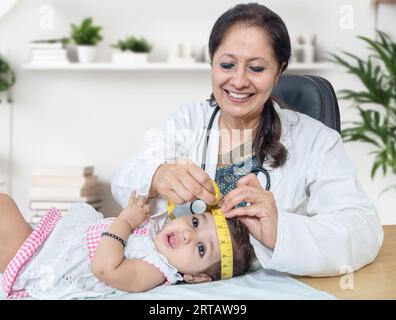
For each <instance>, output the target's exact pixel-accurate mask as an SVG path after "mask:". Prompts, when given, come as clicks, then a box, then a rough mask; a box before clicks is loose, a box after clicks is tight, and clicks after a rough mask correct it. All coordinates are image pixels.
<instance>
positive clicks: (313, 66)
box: [22, 62, 333, 71]
mask: <svg viewBox="0 0 396 320" xmlns="http://www.w3.org/2000/svg"><path fill="white" fill-rule="evenodd" d="M331 68H333V65H332V64H331V63H291V64H290V65H289V66H288V68H287V70H288V71H315V70H325V69H331ZM22 69H24V70H48V71H51V70H53V71H72V70H81V71H200V70H201V71H208V70H210V65H209V63H202V62H201V63H178V64H173V63H167V62H150V63H146V64H142V65H136V66H131V65H119V64H113V63H110V62H96V63H68V64H55V63H51V64H48V63H47V64H44V63H43V64H41V63H40V64H38V63H35V64H26V65H24V66H22Z"/></svg>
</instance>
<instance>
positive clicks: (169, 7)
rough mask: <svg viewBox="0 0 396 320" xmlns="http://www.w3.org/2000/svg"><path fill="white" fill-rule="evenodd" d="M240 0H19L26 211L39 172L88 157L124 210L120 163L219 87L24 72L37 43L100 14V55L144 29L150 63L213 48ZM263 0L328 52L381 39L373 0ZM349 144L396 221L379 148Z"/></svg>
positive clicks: (5, 26)
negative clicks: (218, 25)
mask: <svg viewBox="0 0 396 320" xmlns="http://www.w3.org/2000/svg"><path fill="white" fill-rule="evenodd" d="M237 2H241V1H229V0H222V1H210V0H201V1H182V0H169V1H146V0H130V1H127V0H112V1H111V2H110V1H105V0H85V1H77V0H68V1H66V0H63V1H61V0H45V1H44V0H35V1H31V0H20V1H19V3H18V4H17V5H16V7H15V8H14V9H13V10H12V11H11V12H10V13H9V14H8V15H7V16H5V17H3V18H2V19H1V20H0V51H1V52H8V53H9V55H10V57H11V58H10V60H11V62H12V64H13V66H14V67H15V69H16V71H17V85H16V86H15V88H14V90H13V96H14V104H13V118H14V119H13V179H12V195H13V196H14V198H15V199H16V201H17V202H18V204H19V205H20V207H21V209H22V210H23V212H25V215H26V216H29V215H30V214H31V213H30V212H29V209H28V199H29V186H30V173H31V170H32V168H34V167H41V166H44V165H55V164H80V163H92V164H94V165H95V168H96V172H97V174H98V175H99V177H100V179H101V180H102V181H103V182H104V184H105V186H104V189H103V197H104V199H105V205H104V209H103V212H104V213H105V214H107V215H114V214H116V212H117V210H118V207H117V205H116V204H115V202H114V201H113V200H112V198H111V194H110V187H109V181H110V175H111V173H112V170H113V169H114V167H115V166H116V165H117V164H119V162H120V161H122V160H123V159H125V158H126V157H127V156H128V155H129V154H130V153H131V152H133V151H134V150H136V148H139V146H141V144H142V139H143V136H144V132H145V130H147V129H149V128H153V127H155V126H157V125H158V124H159V123H160V122H161V121H162V120H163V119H164V118H165V117H166V115H167V114H169V113H170V112H171V111H173V110H175V109H176V108H177V107H178V106H180V105H181V104H182V103H186V102H191V101H194V100H201V99H204V98H206V97H207V96H208V94H209V93H210V74H209V72H207V71H198V72H186V71H177V72H176V71H174V72H170V71H146V72H144V71H139V72H125V71H123V72H121V71H119V72H115V71H111V72H109V71H106V72H105V71H74V72H71V71H61V72H54V71H27V70H21V68H20V67H21V65H22V64H24V63H26V62H27V61H28V59H29V51H28V42H29V41H30V40H32V39H42V38H48V37H63V36H67V35H68V32H69V29H70V23H71V22H80V21H81V20H82V19H83V18H84V17H86V16H92V17H94V21H95V22H96V23H98V24H100V25H102V26H103V28H104V29H103V36H104V41H103V42H102V43H101V44H100V57H99V58H100V60H103V61H105V60H110V56H111V49H110V48H109V44H112V43H115V42H116V40H117V39H118V38H120V37H124V36H125V35H127V34H130V33H133V34H137V35H143V36H145V37H147V38H148V39H149V40H151V41H152V42H153V43H154V44H155V48H154V50H153V52H152V54H151V56H150V59H151V60H165V59H166V56H167V49H168V46H169V44H170V43H171V42H172V41H173V40H176V41H187V42H190V43H191V44H193V45H196V46H198V45H203V44H205V43H206V42H207V38H208V35H209V32H210V29H211V27H212V25H213V23H214V21H215V19H216V18H217V17H218V16H219V15H220V14H221V13H222V12H223V11H225V10H226V9H228V8H229V7H231V6H232V5H234V4H236V3H237ZM259 2H261V3H263V4H266V5H268V6H269V7H270V8H272V9H273V10H274V11H275V12H277V13H278V14H279V15H280V16H281V17H282V18H283V19H284V21H285V22H286V24H287V26H288V28H289V32H290V34H291V37H292V38H294V37H295V36H296V35H298V34H300V33H312V32H315V33H316V34H317V38H318V39H317V40H318V49H319V55H320V56H323V55H324V54H325V53H326V52H327V51H332V52H334V51H335V50H337V49H341V48H342V49H343V50H347V51H352V52H354V53H355V54H357V55H363V54H366V53H367V51H366V50H365V49H364V44H362V43H361V42H360V41H358V40H356V39H355V37H356V35H367V36H372V35H373V26H374V10H373V8H372V7H371V5H370V3H371V1H370V0H364V1H363V0H349V1H345V0H335V1H324V0H323V1H317V0H303V1H286V0H282V1H279V0H278V1H275V0H272V1H259ZM45 5H49V6H51V7H53V8H54V10H55V15H54V25H53V28H52V29H49V30H48V29H43V28H41V27H40V21H41V20H40V19H41V18H42V15H41V14H40V9H42V8H43V6H45ZM345 5H346V6H349V7H350V8H352V10H353V13H354V26H353V28H352V29H345V28H343V27H342V25H340V19H342V15H343V13H342V12H341V11H340V10H342V7H343V6H345ZM381 10H382V9H381ZM390 10H393V8H391V9H390ZM384 12H385V11H384ZM384 12H383V10H382V11H381V12H380V23H381V26H383V27H384V28H386V27H387V31H389V30H390V29H391V28H390V25H391V22H393V21H392V20H393V18H394V15H389V12H388V11H387V10H386V12H385V13H384ZM381 15H384V16H385V21H382V20H381ZM41 22H42V21H41ZM319 74H320V75H322V76H324V77H326V78H327V79H329V80H330V81H331V83H332V84H333V86H334V88H335V90H340V89H344V88H347V87H349V88H358V87H359V84H358V83H357V82H356V80H355V79H354V78H353V77H350V76H347V75H346V74H345V73H344V72H343V70H342V69H339V68H335V69H334V70H330V71H326V72H321V73H319ZM347 105H348V103H345V102H341V101H340V106H341V112H342V120H348V119H350V118H351V117H352V116H353V113H351V112H348V111H347V110H346V106H347ZM0 114H1V113H0ZM1 121H4V119H1ZM0 126H1V123H0ZM3 129H4V126H3ZM3 131H4V130H3ZM3 134H4V133H3ZM3 137H4V135H1V137H0V139H3ZM346 149H347V152H348V155H349V156H350V158H351V159H352V161H354V162H355V164H356V167H357V170H358V176H359V179H360V181H361V183H362V184H363V187H364V189H365V190H366V192H367V193H368V194H369V196H370V197H371V198H372V199H373V201H374V202H375V204H376V206H377V208H378V210H379V212H380V215H381V219H382V222H383V223H384V224H390V223H396V212H394V210H393V206H394V201H392V200H393V199H392V197H394V194H395V192H389V193H388V194H385V195H384V196H383V197H382V198H378V196H377V195H378V193H379V192H380V190H382V189H383V188H385V187H386V186H387V185H389V184H390V183H394V182H395V177H389V178H387V179H386V180H385V179H382V178H381V177H380V176H378V177H377V179H376V180H375V181H372V180H371V179H370V177H369V171H370V168H371V163H372V158H370V157H369V156H367V153H368V152H369V151H370V148H369V147H368V146H366V145H364V144H360V143H353V144H352V143H348V144H346ZM0 169H1V168H0ZM3 170H4V168H3ZM392 205H393V206H392Z"/></svg>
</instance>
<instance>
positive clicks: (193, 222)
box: [192, 217, 199, 229]
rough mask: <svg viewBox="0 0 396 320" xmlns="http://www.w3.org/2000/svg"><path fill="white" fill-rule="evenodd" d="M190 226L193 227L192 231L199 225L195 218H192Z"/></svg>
mask: <svg viewBox="0 0 396 320" xmlns="http://www.w3.org/2000/svg"><path fill="white" fill-rule="evenodd" d="M192 225H193V228H194V229H196V228H198V225H199V221H198V218H196V217H193V218H192Z"/></svg>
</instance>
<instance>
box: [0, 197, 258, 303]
mask: <svg viewBox="0 0 396 320" xmlns="http://www.w3.org/2000/svg"><path fill="white" fill-rule="evenodd" d="M149 209H150V208H149V204H148V203H147V200H146V199H144V198H138V197H136V194H135V192H133V193H132V194H131V196H130V199H129V202H128V205H127V206H126V207H125V208H124V209H123V210H122V211H121V213H120V214H119V216H118V217H117V218H103V215H102V214H101V213H99V212H97V211H96V210H95V209H94V208H93V207H91V206H90V205H88V204H85V203H76V204H74V205H73V206H72V207H71V209H70V210H69V212H68V213H67V214H66V215H64V216H63V217H62V216H61V214H60V213H59V212H58V211H57V210H56V209H51V210H49V211H48V212H47V213H46V215H45V216H44V217H43V218H42V220H41V222H40V223H39V224H38V226H37V227H36V228H35V229H34V230H32V228H31V226H30V225H29V224H28V223H26V221H25V220H24V218H23V216H22V214H21V212H20V211H19V209H18V208H17V206H16V205H15V202H14V201H13V200H12V199H11V198H10V197H9V196H7V195H5V194H0V272H4V273H3V278H2V281H3V287H4V291H5V295H6V296H7V297H11V298H12V297H23V296H31V297H34V298H38V299H73V298H74V299H76V298H103V297H108V296H115V295H120V294H123V293H125V291H127V292H141V291H146V290H150V289H152V288H154V287H156V286H158V285H161V284H174V283H177V282H178V281H183V280H184V281H185V282H187V283H199V282H205V281H212V280H219V279H220V271H221V270H220V269H221V263H220V247H219V243H218V239H217V231H216V226H215V222H214V218H213V216H212V214H211V213H210V212H205V213H204V214H201V215H184V216H181V217H178V218H176V219H174V220H170V219H169V217H168V216H167V214H166V213H164V214H163V215H159V216H156V217H150V214H149V211H150V210H149ZM227 224H228V226H229V230H230V235H231V239H232V247H233V276H234V277H235V276H239V275H242V274H245V273H247V272H249V271H251V267H252V263H253V260H254V259H255V256H254V250H253V247H252V245H251V244H250V241H249V233H248V231H247V229H246V227H245V226H244V225H243V224H242V223H241V222H239V221H238V220H234V219H227Z"/></svg>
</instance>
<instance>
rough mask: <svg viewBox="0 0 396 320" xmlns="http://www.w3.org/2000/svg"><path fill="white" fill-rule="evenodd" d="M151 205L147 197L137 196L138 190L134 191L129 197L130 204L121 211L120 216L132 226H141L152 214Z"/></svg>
mask: <svg viewBox="0 0 396 320" xmlns="http://www.w3.org/2000/svg"><path fill="white" fill-rule="evenodd" d="M149 212H150V205H149V204H148V203H147V199H145V198H138V197H136V192H135V191H133V192H132V193H131V196H130V197H129V200H128V204H127V206H126V207H125V208H124V210H122V211H121V213H120V215H119V217H120V218H123V219H125V220H126V221H127V222H128V223H129V225H130V226H131V228H133V229H135V228H137V227H139V226H140V225H141V224H142V223H143V222H144V221H145V220H146V219H147V218H148V217H149V216H150V215H149Z"/></svg>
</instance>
